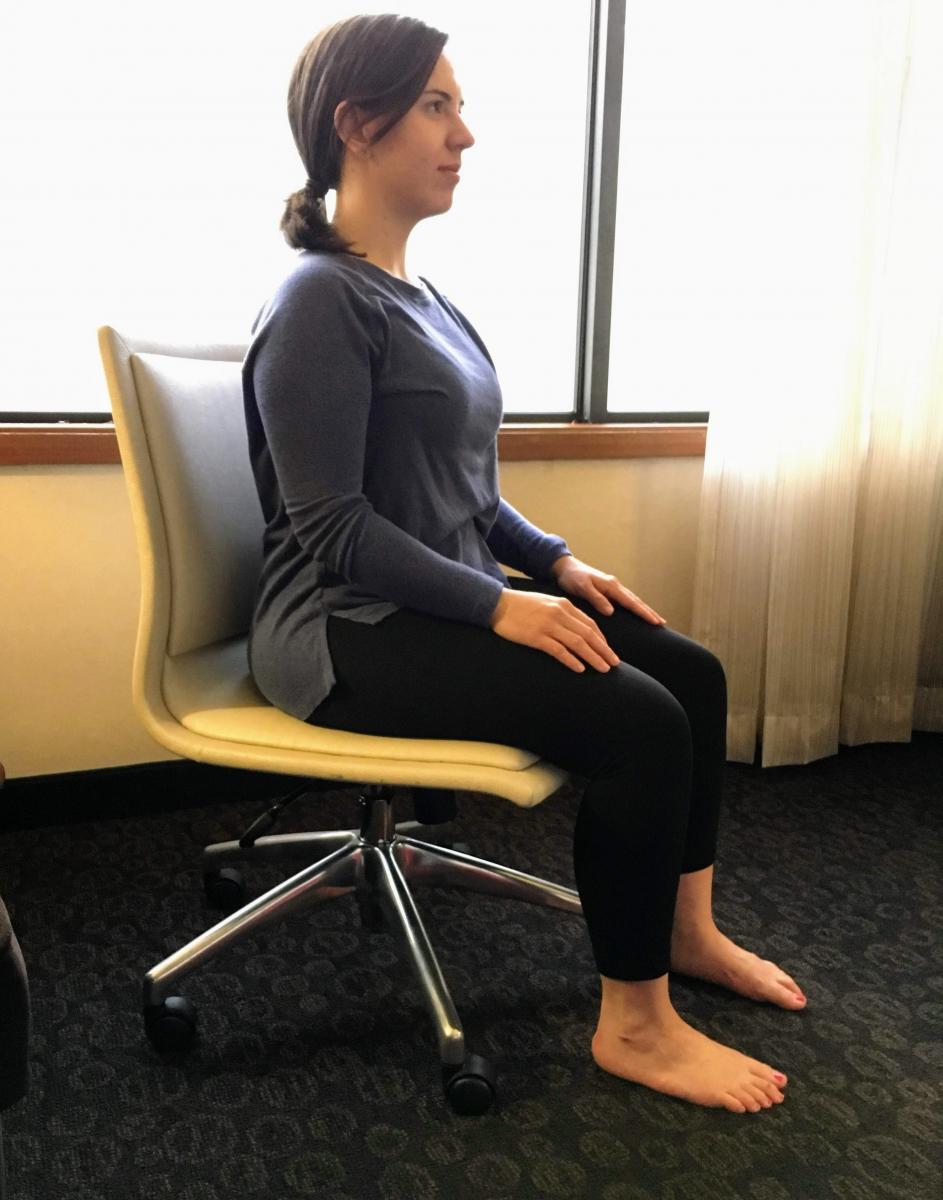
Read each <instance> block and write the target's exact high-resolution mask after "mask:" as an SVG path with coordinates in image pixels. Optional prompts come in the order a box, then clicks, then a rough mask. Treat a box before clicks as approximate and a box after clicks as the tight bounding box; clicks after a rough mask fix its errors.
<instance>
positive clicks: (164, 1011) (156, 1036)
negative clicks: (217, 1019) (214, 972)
mask: <svg viewBox="0 0 943 1200" xmlns="http://www.w3.org/2000/svg"><path fill="white" fill-rule="evenodd" d="M144 1032H145V1033H146V1034H147V1036H148V1039H149V1040H150V1043H151V1045H152V1046H153V1047H154V1049H155V1050H159V1051H160V1052H161V1053H164V1052H165V1051H167V1050H186V1049H187V1047H188V1046H189V1045H190V1043H191V1042H192V1041H193V1039H194V1037H195V1036H196V1009H195V1008H194V1007H193V1005H192V1004H191V1003H190V1001H189V1000H185V999H184V998H183V996H168V997H167V999H166V1000H164V1001H163V1003H161V1004H148V1005H145V1008H144Z"/></svg>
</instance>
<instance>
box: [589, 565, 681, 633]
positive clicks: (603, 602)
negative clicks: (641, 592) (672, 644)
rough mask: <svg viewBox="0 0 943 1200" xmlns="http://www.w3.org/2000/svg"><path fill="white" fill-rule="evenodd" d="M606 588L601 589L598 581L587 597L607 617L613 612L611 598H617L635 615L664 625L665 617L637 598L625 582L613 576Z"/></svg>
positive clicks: (652, 622) (655, 623) (613, 607)
mask: <svg viewBox="0 0 943 1200" xmlns="http://www.w3.org/2000/svg"><path fill="white" fill-rule="evenodd" d="M607 587H608V590H603V588H602V587H601V586H600V584H599V583H596V584H595V586H594V588H593V590H591V592H590V593H589V596H588V599H589V601H590V604H591V605H593V606H594V607H595V608H599V611H600V612H601V613H605V614H606V616H607V617H611V616H612V613H613V612H615V606H614V604H613V602H612V601H613V599H614V600H618V601H619V604H620V605H621V606H623V607H624V608H629V611H630V612H633V613H636V614H637V616H639V617H643V618H644V619H645V620H648V622H650V623H651V624H653V625H666V624H667V622H666V620H665V618H663V617H661V616H660V614H659V613H656V612H655V610H654V608H653V607H651V606H650V605H647V604H645V602H644V600H641V599H639V598H638V596H637V595H636V594H635V592H630V590H629V588H626V587H625V584H623V583H619V581H618V580H617V578H615V577H614V576H613V578H612V581H611V583H609V584H607ZM611 598H612V599H611Z"/></svg>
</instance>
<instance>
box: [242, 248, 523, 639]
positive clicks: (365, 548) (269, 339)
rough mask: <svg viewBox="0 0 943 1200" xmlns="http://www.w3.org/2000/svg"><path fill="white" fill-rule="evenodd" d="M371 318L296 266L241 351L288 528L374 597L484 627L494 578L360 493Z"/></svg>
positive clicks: (339, 285) (362, 299)
mask: <svg viewBox="0 0 943 1200" xmlns="http://www.w3.org/2000/svg"><path fill="white" fill-rule="evenodd" d="M377 315H378V314H376V313H375V312H374V311H373V301H371V300H370V299H369V298H368V297H366V296H363V295H361V294H360V293H358V292H357V291H356V290H355V289H354V288H353V287H351V286H350V285H349V284H347V283H346V281H344V280H343V279H341V278H340V277H338V276H330V275H327V274H325V273H315V272H298V273H297V274H295V275H293V276H290V277H289V279H288V280H286V281H285V283H284V284H283V285H282V287H281V288H280V289H279V291H278V292H277V294H276V296H275V297H274V298H273V300H272V304H271V306H270V308H269V309H268V311H267V312H265V313H264V316H263V319H262V321H261V324H260V325H259V328H258V331H257V333H256V336H255V338H254V340H253V343H252V345H251V346H250V350H249V353H248V354H247V356H246V360H245V363H244V366H243V372H244V375H245V374H246V373H249V374H250V375H251V386H252V390H253V392H254V396H255V403H256V406H257V409H258V414H259V419H260V421H261V424H262V427H263V429H264V432H265V439H266V443H267V446H268V450H269V452H270V454H271V458H272V465H273V469H274V471H275V475H276V478H277V480H278V487H279V491H280V493H281V495H282V498H283V501H284V504H285V509H286V512H287V515H288V518H289V520H290V522H291V526H292V531H293V533H294V535H295V537H296V538H297V539H298V541H299V543H300V544H301V545H302V546H303V547H304V549H305V550H306V551H307V552H308V553H309V554H310V555H311V556H312V558H314V559H316V560H317V561H319V562H322V563H325V564H327V566H328V567H329V568H330V569H331V570H332V571H334V572H336V573H337V574H339V575H341V576H342V577H343V578H345V579H346V580H348V581H349V582H351V583H356V584H357V585H358V586H360V587H362V588H364V589H365V590H366V591H368V592H370V593H372V594H373V595H375V596H377V597H378V598H380V599H382V600H389V601H392V602H393V603H394V604H397V605H400V606H404V607H408V608H414V609H417V610H419V611H420V612H426V613H430V614H432V615H433V616H441V617H448V618H452V619H454V620H460V621H467V622H470V623H471V624H474V625H481V626H485V627H487V626H490V623H491V616H492V614H493V612H494V609H495V607H496V606H497V603H498V600H499V598H500V595H501V592H502V590H503V588H502V584H501V582H500V580H498V579H494V578H492V577H491V576H490V575H487V574H485V572H483V571H477V570H475V569H474V568H473V567H469V566H466V565H465V564H464V563H459V562H455V561H453V560H452V559H449V558H446V557H445V556H443V555H441V554H439V553H437V552H436V551H434V550H432V549H430V548H429V547H428V546H426V545H425V544H424V543H423V542H420V541H419V540H418V539H417V538H415V537H413V536H412V535H411V534H409V533H407V532H406V531H405V530H404V529H401V528H400V527H399V526H398V525H396V524H394V523H393V522H392V521H389V520H388V519H387V518H385V517H382V516H380V515H379V514H378V513H377V512H376V511H375V509H374V508H373V506H372V505H371V503H370V502H369V500H368V499H367V497H366V496H365V495H364V492H363V470H364V456H365V446H366V436H367V422H368V417H369V413H370V404H371V396H372V371H371V359H372V357H373V356H374V355H375V354H378V353H379V352H380V338H381V335H380V333H379V322H378V320H377V319H376V318H377Z"/></svg>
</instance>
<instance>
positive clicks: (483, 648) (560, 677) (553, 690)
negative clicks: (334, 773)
mask: <svg viewBox="0 0 943 1200" xmlns="http://www.w3.org/2000/svg"><path fill="white" fill-rule="evenodd" d="M511 586H512V587H523V588H524V589H525V590H531V591H541V590H544V591H547V592H549V594H559V595H563V594H564V593H562V592H560V591H559V590H558V589H554V588H553V587H552V586H550V585H546V584H537V583H535V582H534V581H532V580H522V579H519V578H517V577H514V578H513V579H512V580H511ZM584 611H588V608H587V609H586V610H584ZM598 615H599V616H600V617H602V614H598ZM622 618H625V619H624V620H623V619H622ZM607 621H608V622H609V623H610V625H609V626H608V627H605V628H604V625H605V623H606V622H607ZM636 623H637V625H638V628H636V627H635V624H636ZM599 624H600V627H601V628H603V632H604V633H605V635H606V637H607V639H609V641H610V644H611V645H612V647H613V649H614V650H615V651H616V653H617V654H619V656H620V658H623V659H624V660H627V661H623V662H621V663H620V664H619V665H618V666H615V667H613V668H612V669H611V670H610V671H608V672H603V671H598V670H596V669H595V668H594V667H592V666H590V665H588V664H587V666H586V669H585V670H584V671H582V672H576V671H573V670H571V669H570V668H569V667H567V666H564V664H563V663H561V662H560V661H559V660H558V659H556V658H554V657H552V656H551V655H549V654H547V653H545V652H544V651H542V650H538V649H537V648H535V647H533V646H525V645H521V644H519V643H517V642H511V641H508V640H507V639H506V638H502V637H501V636H500V635H498V634H496V633H495V632H494V631H493V630H491V629H484V628H482V627H480V626H477V625H471V624H468V623H467V622H462V621H451V620H448V619H447V618H444V617H434V616H431V615H429V614H427V613H420V612H418V611H416V610H414V609H409V608H402V609H399V610H397V611H396V612H394V613H392V614H390V616H388V617H386V618H384V620H382V621H380V622H378V623H377V624H375V625H367V624H363V623H360V622H356V621H350V620H346V619H344V618H342V617H337V616H331V617H329V618H328V625H327V636H328V645H329V648H330V651H331V658H332V661H333V664H334V672H335V676H336V683H335V685H334V688H333V689H332V691H331V693H330V695H329V696H328V697H327V698H326V699H325V700H324V701H323V702H322V704H320V705H319V706H318V708H317V709H315V711H314V712H313V713H312V714H311V715H310V717H309V718H308V720H309V721H310V722H311V723H312V724H315V725H325V726H329V727H331V728H335V729H348V730H351V731H352V732H357V733H374V734H379V735H385V736H394V737H429V738H456V739H460V740H469V741H486V742H498V743H501V744H504V745H509V746H517V747H519V748H521V749H525V750H530V751H531V752H532V753H535V754H538V755H540V756H541V757H542V758H546V759H548V760H549V761H550V762H553V763H556V764H557V765H559V766H561V767H563V768H564V769H566V770H570V771H575V772H577V773H579V774H582V775H593V774H595V773H596V772H598V771H600V770H602V769H604V768H607V767H609V766H610V765H611V764H612V763H613V762H614V761H615V760H617V759H618V757H619V756H620V755H626V754H629V753H631V752H632V748H633V746H634V747H638V746H639V745H642V744H645V745H651V744H652V743H656V744H658V745H664V750H665V752H666V753H669V754H670V753H672V750H673V749H678V750H679V752H681V753H683V752H684V748H685V744H686V743H688V742H689V739H690V733H689V730H688V726H687V720H686V718H685V715H684V712H683V709H682V707H681V706H680V705H679V703H678V701H677V700H676V699H675V698H674V696H673V695H672V694H671V692H670V691H669V690H668V689H666V688H665V687H664V686H663V685H662V684H661V683H660V682H659V681H658V680H657V679H655V678H654V677H653V676H652V675H650V674H649V673H647V672H646V671H644V670H643V669H641V668H640V667H639V666H636V665H635V664H634V662H633V661H631V659H632V658H633V656H634V655H635V647H636V645H637V644H641V643H644V642H646V641H650V640H652V639H660V640H661V641H662V643H663V644H666V643H667V642H669V641H670V639H671V636H672V635H671V633H670V631H667V630H665V629H664V628H656V627H654V626H651V625H649V624H648V622H645V621H643V620H642V619H641V618H639V617H636V616H635V615H634V614H632V613H628V612H627V611H626V612H621V613H619V612H617V613H615V614H613V616H612V617H610V618H606V617H602V619H601V620H600V621H599ZM642 626H644V627H645V628H642ZM666 633H667V634H668V637H667V638H665V637H663V636H662V635H664V634H666ZM678 636H680V635H678ZM657 653H658V652H657V650H650V651H647V653H646V655H645V657H646V658H648V659H651V658H653V657H654V658H657ZM639 657H642V656H641V655H639Z"/></svg>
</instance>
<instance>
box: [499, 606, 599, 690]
mask: <svg viewBox="0 0 943 1200" xmlns="http://www.w3.org/2000/svg"><path fill="white" fill-rule="evenodd" d="M491 628H492V629H493V630H494V631H495V633H497V634H499V635H500V636H501V637H503V638H507V640H508V641H509V642H519V643H520V644H521V645H522V646H533V647H534V648H535V649H537V650H543V651H544V653H545V654H549V655H551V656H552V657H553V658H558V659H559V660H560V662H562V663H563V664H564V666H567V667H569V668H570V670H571V671H583V670H585V668H584V666H583V663H581V662H580V658H583V659H585V660H586V662H588V663H589V664H590V666H592V667H595V668H596V669H597V671H608V670H609V667H610V665H611V666H615V665H616V664H617V663H618V662H619V661H620V660H619V656H618V654H616V652H615V651H614V650H613V649H612V648H611V647H610V646H609V643H608V642H607V641H606V639H605V638H604V637H603V635H602V631H601V630H600V628H599V626H598V625H597V624H596V622H595V621H594V620H593V619H592V617H588V616H587V615H586V614H585V613H584V612H583V611H582V610H581V609H579V608H577V607H576V605H575V604H572V603H571V602H570V601H569V600H567V599H566V598H565V597H564V596H551V595H548V594H546V593H544V592H518V591H514V590H513V589H512V588H505V589H504V591H503V592H502V593H501V597H500V599H499V600H498V603H497V605H496V607H495V610H494V612H493V613H492V615H491ZM577 656H579V657H577Z"/></svg>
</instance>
